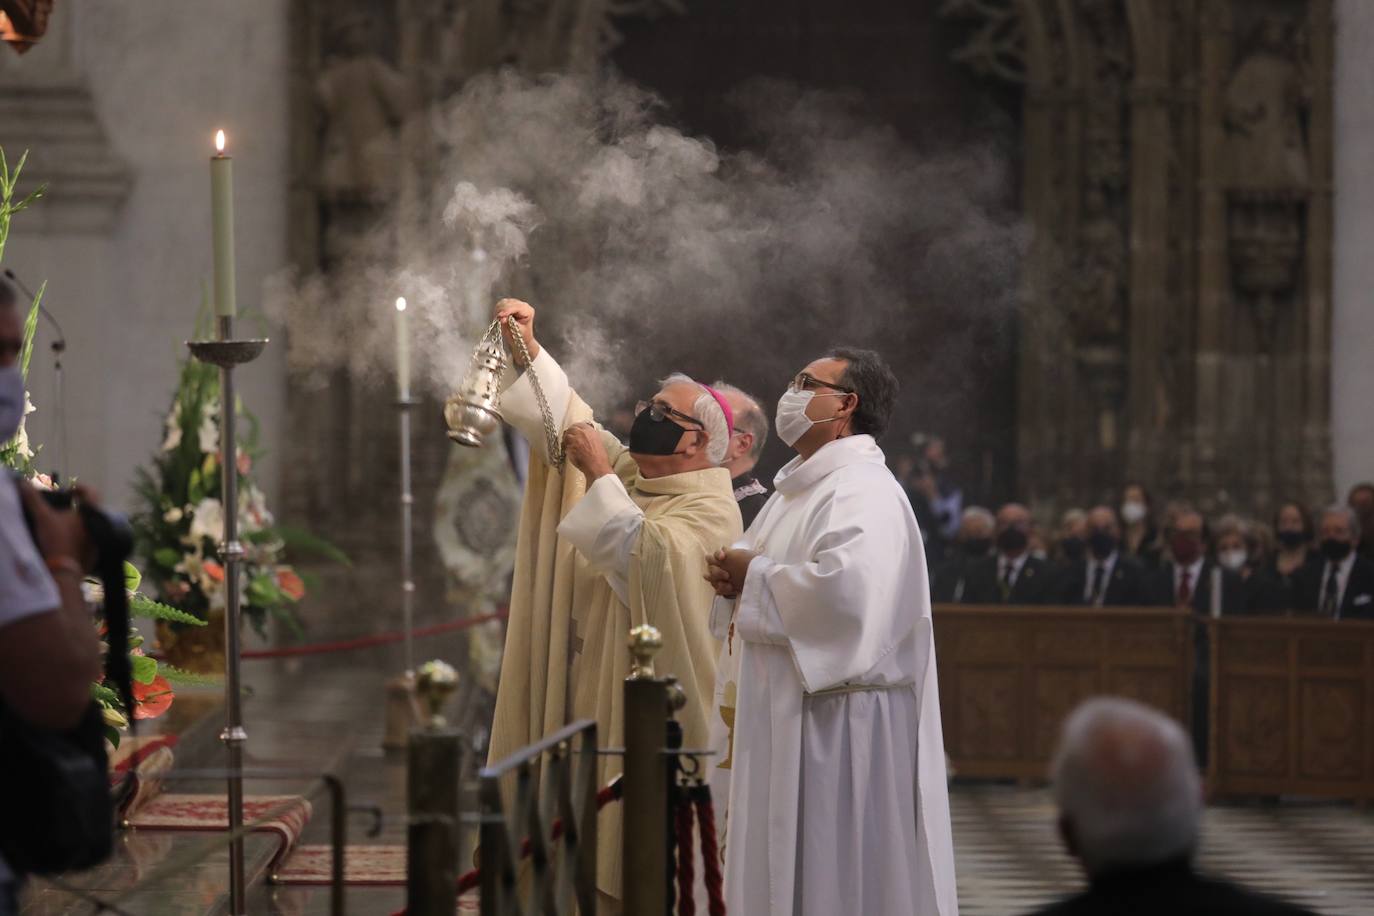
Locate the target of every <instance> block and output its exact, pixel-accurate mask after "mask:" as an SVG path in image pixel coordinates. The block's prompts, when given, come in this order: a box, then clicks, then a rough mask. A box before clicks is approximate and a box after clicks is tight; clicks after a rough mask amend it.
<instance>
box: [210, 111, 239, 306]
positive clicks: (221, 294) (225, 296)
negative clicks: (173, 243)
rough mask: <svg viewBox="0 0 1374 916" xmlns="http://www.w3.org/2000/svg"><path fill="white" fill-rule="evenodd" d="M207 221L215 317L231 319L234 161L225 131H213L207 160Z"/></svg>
mask: <svg viewBox="0 0 1374 916" xmlns="http://www.w3.org/2000/svg"><path fill="white" fill-rule="evenodd" d="M210 219H211V225H212V228H213V239H214V250H215V314H216V315H217V316H219V317H220V318H233V317H234V312H235V309H236V304H235V301H234V160H233V159H231V158H230V157H229V156H226V155H225V154H224V131H222V130H218V131H215V155H214V156H212V157H211V158H210Z"/></svg>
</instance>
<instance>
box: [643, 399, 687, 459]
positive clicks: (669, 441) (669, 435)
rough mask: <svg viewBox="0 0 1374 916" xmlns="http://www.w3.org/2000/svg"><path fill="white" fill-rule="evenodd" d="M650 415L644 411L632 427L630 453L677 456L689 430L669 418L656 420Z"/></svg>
mask: <svg viewBox="0 0 1374 916" xmlns="http://www.w3.org/2000/svg"><path fill="white" fill-rule="evenodd" d="M649 413H650V412H649V411H648V410H643V411H640V414H639V416H637V417H635V424H634V426H631V427H630V451H631V452H634V453H635V454H637V455H676V454H677V444H678V443H679V442H681V441H682V434H683V433H684V432H687V430H685V429H683V428H682V427H681V426H678V425H677V424H676V423H674V422H673V421H672V420H670V419H668V418H667V417H664V418H663V419H662V420H655V419H654V418H653V417H651V416H650V415H649Z"/></svg>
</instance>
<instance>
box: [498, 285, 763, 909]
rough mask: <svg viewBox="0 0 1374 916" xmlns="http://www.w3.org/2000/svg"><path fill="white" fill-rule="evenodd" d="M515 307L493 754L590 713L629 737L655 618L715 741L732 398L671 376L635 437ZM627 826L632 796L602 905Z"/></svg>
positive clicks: (697, 730)
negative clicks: (594, 406) (585, 395)
mask: <svg viewBox="0 0 1374 916" xmlns="http://www.w3.org/2000/svg"><path fill="white" fill-rule="evenodd" d="M507 316H514V317H515V318H516V320H517V321H518V322H519V324H520V327H521V330H522V336H523V338H524V342H525V346H526V349H527V351H528V352H529V354H530V357H531V360H532V361H531V365H530V367H529V368H528V369H526V368H525V367H519V370H521V371H517V369H516V368H515V367H513V368H512V369H511V370H509V371H508V378H507V379H506V380H505V386H504V392H503V394H502V396H501V412H502V416H503V417H504V419H505V420H506V422H508V423H510V424H511V425H512V426H515V427H516V428H517V429H519V430H520V432H521V433H523V434H524V436H525V438H527V439H528V440H529V441H530V443H531V461H530V470H529V479H528V481H527V484H526V488H525V498H524V504H523V507H522V511H521V517H520V534H519V541H518V545H517V548H516V560H515V575H514V580H513V587H512V592H511V601H510V620H509V622H508V624H507V635H506V645H505V650H504V652H503V654H502V662H501V678H500V683H499V686H498V689H497V697H496V717H495V720H494V722H493V725H492V736H491V748H490V753H489V759H490V760H491V761H493V762H495V761H497V760H500V759H502V758H503V757H506V756H508V755H510V754H511V753H513V752H515V751H516V750H518V749H519V748H521V747H522V746H524V745H527V744H531V743H533V742H535V741H538V740H539V739H541V738H543V737H544V736H545V735H547V734H549V733H551V732H554V731H557V730H558V729H559V728H561V727H562V726H564V725H566V724H567V723H569V722H571V721H573V720H576V719H583V718H590V719H595V720H596V722H597V724H598V726H599V735H598V740H599V742H600V744H601V745H602V746H603V747H606V746H616V747H619V746H623V744H624V721H623V714H624V710H623V706H624V701H623V697H624V693H623V691H624V681H625V678H626V676H627V675H628V674H629V671H630V655H629V651H628V648H627V642H628V637H629V632H630V629H631V628H632V627H634V626H638V625H639V624H643V623H648V624H651V625H653V626H655V627H657V628H658V630H659V631H660V632H661V633H662V635H663V649H662V651H661V652H660V653H659V654H658V656H657V657H656V658H655V661H654V664H655V668H656V669H657V670H658V672H659V674H660V675H668V674H671V675H674V676H676V677H677V678H678V680H679V681H680V682H681V684H682V686H683V689H684V690H685V691H686V693H687V698H688V702H687V707H686V708H685V709H683V710H682V711H681V712H680V713H679V714H678V718H679V720H680V721H681V722H682V725H683V731H684V740H685V741H686V746H687V747H702V746H704V745H705V743H706V740H707V725H706V718H707V712H706V704H707V703H708V702H709V701H710V699H711V696H712V692H713V688H714V683H715V660H716V656H717V654H718V652H719V643H718V642H717V640H716V639H715V638H714V637H713V636H712V635H711V633H710V628H709V617H710V609H711V601H712V598H713V592H712V588H711V585H710V584H709V583H708V582H707V581H706V577H705V572H706V557H708V556H709V555H711V554H712V553H714V552H715V551H717V550H719V549H721V548H722V547H724V546H726V545H729V544H731V543H733V542H734V541H736V540H737V539H738V538H739V537H740V534H741V526H740V515H739V509H738V508H737V507H736V504H735V498H734V494H733V491H732V490H731V486H730V474H729V472H728V471H726V470H725V469H724V468H721V467H719V464H720V462H721V460H722V459H723V458H724V456H725V452H726V448H727V445H728V442H729V438H730V427H731V419H730V413H729V407H728V405H727V403H726V402H725V400H724V398H722V397H720V396H719V394H717V393H715V392H713V391H711V390H710V389H709V388H707V387H705V386H703V385H700V384H698V383H696V382H694V381H692V380H691V379H689V378H687V377H686V376H681V375H675V376H670V377H669V378H668V379H666V380H665V382H664V384H663V386H662V388H661V390H659V391H658V392H657V393H656V394H654V395H653V397H652V398H651V399H649V400H648V401H646V402H645V403H644V404H643V405H642V407H641V409H640V410H639V412H638V414H637V416H636V418H635V425H634V428H633V430H632V432H631V436H630V447H629V448H628V449H627V448H626V447H624V446H623V445H621V443H620V442H619V441H618V440H617V439H616V438H615V437H614V436H612V435H611V434H610V433H608V432H606V431H605V430H603V429H602V428H601V427H600V426H599V425H597V424H596V423H595V422H594V420H593V418H592V411H591V408H589V407H588V406H587V404H586V403H584V402H583V401H582V399H581V398H579V397H578V396H577V394H576V392H574V391H573V389H572V387H571V386H570V384H569V382H568V378H567V376H566V374H564V372H563V370H562V369H561V368H560V367H559V365H558V363H557V362H555V361H554V359H553V357H552V356H550V355H549V353H548V351H547V350H543V349H542V348H541V347H540V346H539V344H538V342H537V341H536V340H535V337H534V309H533V308H531V307H530V306H529V305H527V304H525V303H523V302H518V301H516V300H511V299H506V300H502V301H501V302H500V303H498V306H497V317H498V318H500V319H501V320H502V322H503V324H504V321H505V319H506V317H507ZM507 343H508V344H509V343H510V341H508V342H507ZM530 370H532V371H533V374H534V375H535V376H536V377H537V379H538V382H539V384H540V385H541V387H542V389H543V392H544V395H545V399H546V402H547V404H548V406H549V409H550V411H551V413H552V415H553V416H552V422H553V425H554V428H555V429H556V430H557V431H558V433H559V435H560V436H561V439H562V444H563V448H564V451H565V453H566V456H567V463H566V465H565V466H564V467H563V468H562V469H561V470H559V469H556V468H553V467H551V466H550V464H549V456H548V448H547V446H546V445H545V442H546V436H545V430H544V421H543V417H542V413H541V410H540V408H539V405H538V403H537V399H536V397H535V394H534V390H533V385H532V383H531V380H530ZM620 771H621V762H620V760H619V758H616V757H606V758H604V759H603V762H602V764H601V772H600V774H599V779H598V782H599V784H600V785H605V784H607V783H608V782H610V781H611V779H612V778H613V777H614V776H615V775H617V774H618V773H619V772H620ZM620 836H621V812H620V806H619V805H618V804H612V805H608V806H607V807H606V808H604V809H602V814H601V817H600V820H599V822H598V850H597V862H598V875H597V885H598V888H599V890H600V899H601V913H603V914H606V913H612V914H613V913H616V912H618V911H619V906H618V901H619V898H620V894H621V884H622V878H621V839H620Z"/></svg>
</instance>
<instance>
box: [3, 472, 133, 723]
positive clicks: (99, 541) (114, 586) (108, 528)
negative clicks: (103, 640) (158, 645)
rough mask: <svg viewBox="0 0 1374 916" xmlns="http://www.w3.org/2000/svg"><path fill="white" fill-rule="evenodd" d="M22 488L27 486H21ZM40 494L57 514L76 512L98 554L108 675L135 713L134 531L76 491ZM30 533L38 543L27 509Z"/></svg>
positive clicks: (97, 567)
mask: <svg viewBox="0 0 1374 916" xmlns="http://www.w3.org/2000/svg"><path fill="white" fill-rule="evenodd" d="M19 485H20V486H27V484H24V483H20V484H19ZM37 493H38V495H39V496H40V497H41V498H42V499H43V501H44V502H46V503H47V504H48V505H49V506H51V507H52V508H53V509H54V510H56V511H58V512H71V511H75V512H76V513H77V515H78V516H79V517H80V519H81V525H82V527H83V528H85V529H86V539H87V540H88V541H89V542H90V544H91V547H92V549H93V550H94V551H95V556H96V560H95V570H94V572H95V577H96V578H97V579H99V580H100V584H101V586H102V588H103V590H104V593H105V601H104V609H103V614H104V617H105V624H106V628H107V629H108V631H109V632H108V640H109V646H110V651H109V654H108V655H107V656H106V657H105V676H106V677H108V678H109V679H110V680H111V681H112V682H113V683H114V685H115V689H116V690H118V691H119V692H120V697H121V699H123V700H124V703H125V707H126V708H127V709H129V710H130V712H132V711H133V693H132V686H131V684H130V678H131V672H130V670H129V596H128V594H127V593H126V592H125V589H124V563H125V561H126V560H128V559H129V557H130V555H132V554H133V552H134V532H133V528H132V527H130V525H129V520H128V519H126V518H125V517H124V516H123V515H121V514H119V513H117V512H106V511H105V510H103V509H98V508H96V507H95V506H91V505H87V504H86V503H83V502H81V501H80V500H79V498H78V495H77V493H76V491H75V490H38V491H37ZM24 521H25V522H27V523H28V526H29V534H30V535H31V536H33V538H34V542H35V543H37V540H38V538H37V531H36V530H35V523H34V520H33V518H32V517H31V516H30V515H29V512H28V510H27V509H25V510H24Z"/></svg>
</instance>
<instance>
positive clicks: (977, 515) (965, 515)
mask: <svg viewBox="0 0 1374 916" xmlns="http://www.w3.org/2000/svg"><path fill="white" fill-rule="evenodd" d="M970 522H978V523H980V524H982V525H983V527H985V528H987V530H988V533H989V534H991V533H992V532H993V531H994V530H996V528H997V519H996V518H994V517H993V515H992V513H991V512H989V511H988V510H987V509H984V508H983V507H982V506H969V507H968V508H967V509H965V510H964V511H963V512H962V513H961V514H960V515H959V530H960V531H962V530H964V527H965V526H967V525H968V524H969V523H970Z"/></svg>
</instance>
